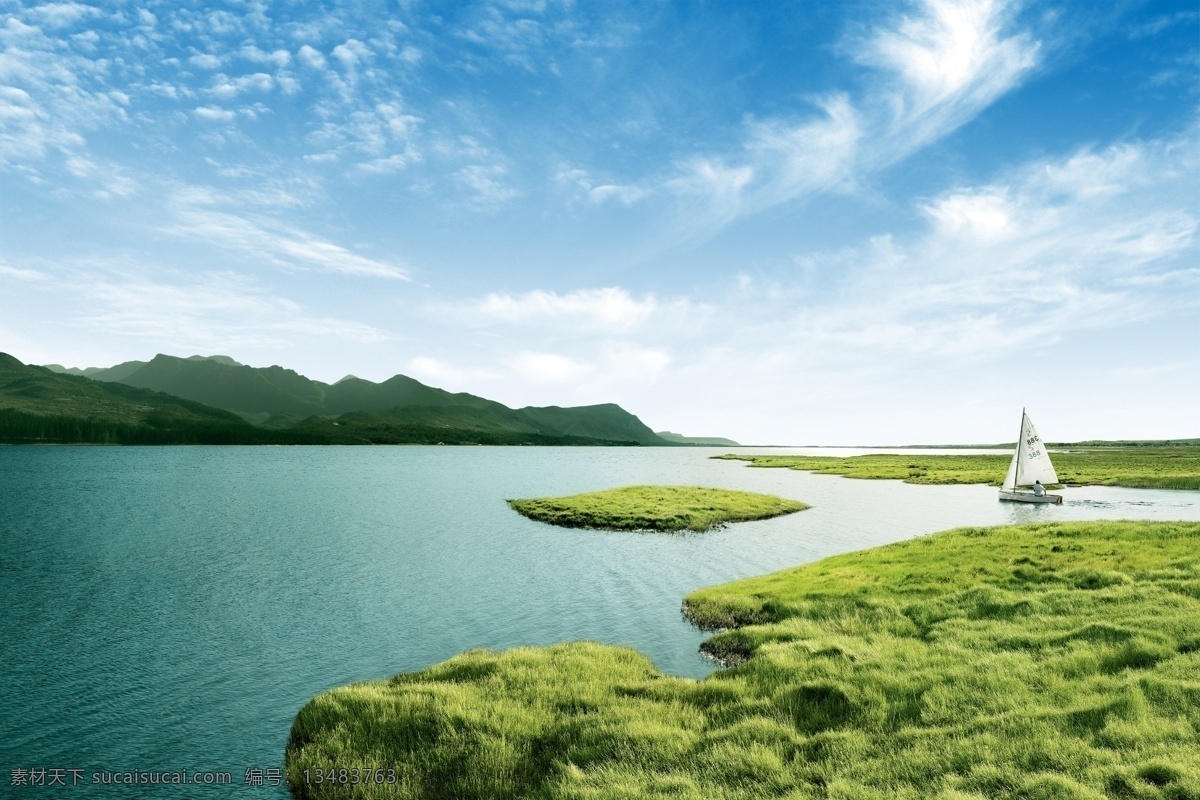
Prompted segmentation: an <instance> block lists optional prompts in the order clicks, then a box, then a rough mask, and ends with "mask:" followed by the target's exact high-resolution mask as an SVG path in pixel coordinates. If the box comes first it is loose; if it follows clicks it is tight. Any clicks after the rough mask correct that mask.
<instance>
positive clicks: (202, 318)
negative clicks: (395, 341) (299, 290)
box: [72, 272, 390, 352]
mask: <svg viewBox="0 0 1200 800" xmlns="http://www.w3.org/2000/svg"><path fill="white" fill-rule="evenodd" d="M72 291H74V292H75V293H77V294H79V295H81V296H82V297H84V298H86V300H87V303H88V306H89V307H90V311H89V312H88V313H86V314H84V315H82V316H81V317H79V318H78V323H79V324H82V325H83V326H85V327H86V328H87V329H88V330H89V331H95V330H103V331H105V332H109V333H114V334H117V335H120V336H128V337H136V338H138V339H143V340H146V342H147V345H148V346H149V347H151V348H154V349H156V350H169V349H180V350H192V351H196V350H200V351H208V352H213V351H237V350H239V349H243V348H254V347H284V346H288V345H294V344H295V342H296V340H297V338H302V339H303V338H309V339H314V340H320V339H324V338H335V339H343V340H347V341H352V342H357V343H372V342H380V341H384V340H386V339H388V338H390V337H389V335H388V334H387V333H385V332H383V331H380V330H378V329H376V328H373V327H371V326H369V325H364V324H362V323H358V322H350V321H346V320H338V319H333V318H329V317H314V316H310V315H309V314H308V313H307V312H305V310H304V309H303V308H302V307H301V306H300V305H298V304H297V303H294V302H292V301H290V300H286V299H284V298H280V297H275V296H272V295H270V294H268V293H266V292H264V291H263V290H262V289H261V288H260V287H259V286H258V285H257V284H256V283H255V282H254V281H252V280H251V279H249V278H246V277H245V276H242V275H238V274H235V273H229V272H223V273H207V274H202V275H198V276H195V277H194V278H191V279H189V280H186V281H181V282H178V283H169V282H166V281H164V280H162V279H157V280H156V279H144V278H141V277H139V276H135V275H127V276H114V277H105V278H95V277H92V278H90V279H85V280H83V281H80V282H78V283H76V284H75V285H74V287H73V289H72Z"/></svg>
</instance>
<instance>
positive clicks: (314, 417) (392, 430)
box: [55, 354, 670, 445]
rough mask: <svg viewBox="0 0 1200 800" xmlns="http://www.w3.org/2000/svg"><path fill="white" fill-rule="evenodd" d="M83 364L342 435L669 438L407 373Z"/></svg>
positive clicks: (255, 419)
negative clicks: (375, 375) (385, 375)
mask: <svg viewBox="0 0 1200 800" xmlns="http://www.w3.org/2000/svg"><path fill="white" fill-rule="evenodd" d="M55 366H57V365H55ZM58 369H59V370H62V369H63V368H61V367H59V368H58ZM77 372H81V373H83V374H85V375H87V376H88V377H90V378H93V379H95V380H98V381H115V382H119V383H121V384H124V385H128V386H133V387H138V388H141V389H148V390H154V391H158V392H164V393H166V394H170V395H174V396H176V397H180V398H184V399H187V400H191V401H194V402H197V403H203V404H205V405H206V406H213V407H216V408H220V409H225V410H227V411H230V412H233V413H235V414H237V415H238V416H240V417H241V418H242V419H243V420H246V421H248V422H251V423H253V424H255V425H258V426H259V427H260V428H261V429H265V430H274V431H284V432H286V431H292V432H295V433H303V434H304V435H305V436H307V437H310V438H316V439H322V438H323V439H327V440H328V441H331V442H338V443H355V442H361V443H368V442H370V443H422V444H436V443H438V442H442V443H446V444H451V443H456V444H465V443H473V444H476V443H477V444H604V445H612V444H626V445H628V444H638V445H667V444H670V443H669V442H667V441H665V440H663V439H661V438H659V437H658V436H657V435H655V433H654V431H652V430H650V428H648V427H647V426H646V425H645V424H643V423H642V421H641V420H639V419H638V418H637V417H636V416H634V415H633V414H630V413H629V412H628V411H625V410H624V409H623V408H621V407H620V406H618V405H615V404H611V403H608V404H602V405H595V406H581V407H575V408H560V407H558V406H548V407H534V406H529V407H526V408H519V409H512V408H509V407H508V406H505V405H503V404H501V403H497V402H496V401H494V400H488V399H486V398H483V397H478V396H476V395H472V394H467V393H465V392H458V393H454V392H447V391H445V390H443V389H438V388H436V387H432V386H426V385H425V384H423V383H421V382H420V381H417V380H414V379H413V378H409V377H407V376H404V375H395V376H393V377H391V378H389V379H387V380H386V381H383V382H382V383H374V382H372V381H367V380H363V379H362V378H356V377H354V376H352V375H347V376H346V377H345V378H343V379H341V380H340V381H338V382H337V383H335V384H327V383H323V382H321V381H315V380H312V379H310V378H307V377H305V376H303V375H300V374H299V373H297V372H295V371H293V370H290V369H285V368H284V367H279V366H272V367H261V368H260V367H250V366H246V365H244V364H240V363H238V362H237V361H234V360H233V359H232V358H229V357H228V356H192V357H190V358H178V357H175V356H168V355H162V354H160V355H157V356H155V357H154V358H153V359H151V360H150V361H149V362H136V361H130V362H126V363H125V364H119V365H117V366H116V367H112V368H109V369H107V370H94V369H93V370H78V371H77ZM335 423H336V424H335Z"/></svg>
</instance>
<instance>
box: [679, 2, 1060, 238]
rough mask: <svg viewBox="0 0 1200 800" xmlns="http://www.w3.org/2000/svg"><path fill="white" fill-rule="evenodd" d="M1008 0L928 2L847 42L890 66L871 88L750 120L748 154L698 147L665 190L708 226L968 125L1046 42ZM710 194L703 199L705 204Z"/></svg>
mask: <svg viewBox="0 0 1200 800" xmlns="http://www.w3.org/2000/svg"><path fill="white" fill-rule="evenodd" d="M1015 11H1016V9H1015V7H1014V6H1013V5H1012V4H1011V3H1006V2H1004V0H921V1H920V2H919V3H917V4H916V6H915V7H914V8H913V11H912V13H911V14H908V15H901V16H898V17H897V18H896V19H894V20H893V21H892V22H891V24H889V25H887V26H881V27H878V28H875V29H874V30H873V31H872V32H871V33H870V34H869V35H868V36H866V37H865V38H864V39H862V40H859V41H855V42H853V43H851V44H850V45H848V46H847V49H849V50H850V51H851V55H852V57H853V58H854V59H855V60H856V61H858V62H859V63H861V64H863V65H867V66H870V67H872V68H873V69H875V70H877V71H878V72H879V73H880V74H879V76H878V77H877V78H875V79H874V80H873V81H872V82H871V83H870V84H869V85H868V88H867V89H866V90H864V91H862V92H861V93H859V94H857V95H855V94H852V93H850V92H848V91H841V92H836V93H832V94H829V95H826V96H824V97H817V98H815V100H814V102H815V104H816V106H817V107H818V108H819V110H820V113H819V114H817V115H815V116H813V117H810V118H808V119H804V120H800V121H796V120H788V119H783V118H773V119H765V120H755V121H750V122H748V123H747V124H746V127H745V131H744V135H743V139H742V147H741V152H739V153H735V154H733V155H729V156H723V157H718V156H696V157H694V158H692V159H690V160H687V161H684V162H683V163H681V164H680V166H679V170H678V172H677V174H676V175H674V176H672V177H669V178H668V179H667V180H666V181H665V184H664V185H665V188H666V189H667V190H668V191H671V192H674V193H676V194H678V195H680V196H682V197H683V198H685V199H689V200H690V201H692V202H691V203H689V205H687V207H686V209H685V212H684V213H685V215H686V219H687V222H686V223H684V225H683V227H684V228H686V229H689V230H690V231H692V232H702V233H703V234H705V235H710V234H711V233H713V232H715V231H716V230H718V229H719V228H720V227H722V226H724V225H727V224H728V223H730V222H732V221H733V220H735V219H737V218H739V217H742V216H745V215H747V214H754V213H758V212H761V211H763V210H765V209H767V208H771V207H773V206H776V205H779V204H781V203H785V202H789V201H791V200H795V199H798V198H804V197H808V196H812V195H815V194H818V193H821V192H826V191H830V190H841V189H846V188H850V187H852V186H853V185H854V184H855V183H856V182H857V181H858V180H859V179H860V177H862V176H865V175H869V174H870V173H872V172H873V171H875V170H879V169H881V168H883V167H886V166H889V165H891V164H893V163H895V162H897V161H899V160H901V159H903V158H904V157H906V156H908V155H909V154H911V153H913V152H914V151H916V150H918V149H920V148H922V147H924V146H926V145H928V144H930V143H931V142H934V141H936V140H938V139H940V138H942V137H944V136H945V135H947V134H948V133H950V132H952V131H954V130H955V129H957V128H958V127H960V126H962V125H963V124H965V123H966V122H968V121H969V120H971V119H972V118H974V117H975V116H977V115H978V114H979V113H980V112H981V111H982V110H983V109H984V108H986V107H987V106H988V105H990V104H991V103H993V102H994V101H995V100H996V99H997V98H999V97H1000V96H1002V95H1003V94H1004V93H1006V92H1008V91H1010V90H1011V89H1012V88H1014V87H1015V86H1017V85H1018V84H1019V83H1020V81H1021V79H1022V78H1023V77H1024V76H1025V75H1027V74H1028V73H1029V71H1030V70H1031V69H1032V68H1033V67H1034V66H1035V65H1036V63H1037V58H1038V50H1039V44H1038V43H1037V42H1036V41H1034V40H1033V39H1032V37H1031V36H1030V35H1029V34H1028V33H1027V32H1022V31H1016V32H1013V31H1010V27H1011V25H1012V18H1013V16H1014V15H1015ZM697 201H698V202H699V206H698V207H697V205H695V203H696V202H697Z"/></svg>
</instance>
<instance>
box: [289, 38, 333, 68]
mask: <svg viewBox="0 0 1200 800" xmlns="http://www.w3.org/2000/svg"><path fill="white" fill-rule="evenodd" d="M296 57H297V58H298V59H300V62H301V63H302V64H304V65H305V66H308V67H312V68H313V69H320V70H323V69H325V68H326V67H327V66H328V64H327V63H326V61H325V56H323V55H321V53H320V51H319V50H317V49H316V48H315V47H313V46H312V45H308V44H306V45H304V46H302V47H301V48H300V49H299V50H297V51H296Z"/></svg>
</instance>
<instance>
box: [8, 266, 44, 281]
mask: <svg viewBox="0 0 1200 800" xmlns="http://www.w3.org/2000/svg"><path fill="white" fill-rule="evenodd" d="M0 278H9V279H11V280H17V281H23V282H25V283H44V282H46V281H48V280H50V276H49V275H47V274H46V273H44V272H39V271H37V270H36V269H25V268H23V267H10V266H8V265H7V264H0Z"/></svg>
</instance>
